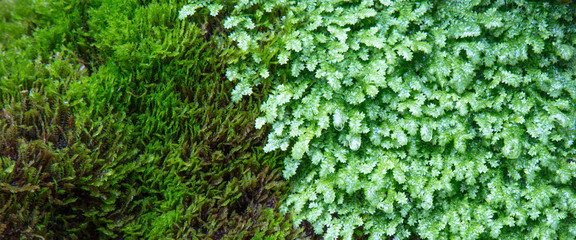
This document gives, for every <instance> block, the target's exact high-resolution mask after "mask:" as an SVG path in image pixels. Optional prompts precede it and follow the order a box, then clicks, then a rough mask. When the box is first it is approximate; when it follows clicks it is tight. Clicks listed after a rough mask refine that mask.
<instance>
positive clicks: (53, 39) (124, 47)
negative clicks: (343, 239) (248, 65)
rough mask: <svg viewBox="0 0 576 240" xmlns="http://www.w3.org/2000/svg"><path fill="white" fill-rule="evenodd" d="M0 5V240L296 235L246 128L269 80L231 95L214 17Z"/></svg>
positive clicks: (275, 176)
mask: <svg viewBox="0 0 576 240" xmlns="http://www.w3.org/2000/svg"><path fill="white" fill-rule="evenodd" d="M2 4H3V5H4V6H6V8H5V9H4V10H0V16H1V17H3V18H4V19H6V21H5V22H4V23H1V24H0V29H2V30H4V29H10V30H6V31H3V33H2V34H4V35H5V36H6V38H3V39H6V40H5V41H1V42H0V48H1V50H2V53H1V54H2V57H3V58H2V60H0V79H2V81H0V96H1V99H2V103H3V106H6V107H5V108H4V109H3V111H4V112H5V114H3V116H2V117H0V124H1V125H0V126H2V128H0V130H1V131H2V132H1V133H0V136H2V137H1V138H0V139H1V140H2V141H3V143H2V144H3V145H2V148H1V149H0V150H1V151H0V156H1V159H2V161H1V162H0V164H2V168H5V169H9V171H5V172H2V173H0V177H1V178H0V184H2V189H1V192H0V201H2V200H4V201H5V202H9V204H8V205H7V207H5V208H2V209H0V210H1V211H2V213H3V214H0V215H1V216H2V217H0V236H2V238H3V239H4V238H7V239H17V238H33V237H35V236H36V237H43V238H46V239H54V238H79V239H82V238H99V239H109V238H127V239H140V238H151V239H159V238H197V239H205V238H213V239H220V238H224V239H247V238H254V239H284V238H289V239H290V238H296V237H298V236H301V235H302V234H303V233H301V230H299V229H296V228H293V227H292V221H291V219H290V217H289V216H288V215H285V214H281V213H279V212H278V211H277V210H278V206H279V205H280V202H281V201H282V197H281V196H282V193H283V192H285V191H286V188H285V182H284V181H283V179H282V177H281V176H280V174H279V172H280V171H281V169H279V168H280V167H281V166H280V164H279V161H278V159H281V158H283V157H282V156H281V155H280V154H279V153H271V154H264V153H263V151H262V144H263V139H264V137H265V136H266V135H267V130H266V129H261V130H257V129H255V128H254V124H253V123H254V119H255V117H256V116H257V115H258V114H259V110H258V109H259V108H260V107H259V105H260V103H261V102H262V100H263V96H266V92H267V91H268V89H269V86H270V85H269V84H268V85H266V84H264V86H263V87H262V88H261V89H260V90H259V91H258V92H257V94H255V95H253V96H252V97H251V98H247V100H246V101H245V102H243V103H242V104H234V103H232V102H231V101H230V94H229V93H230V92H231V90H232V85H233V84H232V83H230V82H227V81H226V80H225V78H224V69H225V67H226V64H228V63H229V62H233V61H237V58H238V55H239V53H238V52H237V51H236V50H233V48H231V47H230V46H231V44H230V42H229V41H228V40H227V39H226V38H224V37H221V36H219V33H218V32H219V31H221V30H222V27H221V26H220V25H219V21H216V20H214V19H212V20H209V21H208V20H207V18H203V19H200V20H199V22H198V25H196V24H194V23H183V22H180V21H178V20H177V19H176V17H177V14H178V10H179V9H180V8H181V7H182V6H183V4H184V3H183V2H178V1H167V2H158V1H123V2H122V3H119V2H118V1H107V0H102V1H73V0H68V1H53V2H50V3H48V4H40V3H36V2H34V1H26V2H25V1H22V2H19V1H7V2H3V3H2ZM58 9H64V10H63V11H59V10H58ZM11 41H14V42H15V44H11V45H8V43H9V42H10V43H11ZM31 96H33V97H31ZM32 103H33V104H34V107H32V108H30V107H26V106H28V105H30V104H32ZM25 105H26V106H25ZM15 119H17V120H15ZM44 132H45V133H44ZM44 135H46V136H45V137H46V140H44ZM5 139H6V140H5ZM22 156H26V157H25V158H24V157H22ZM47 156H48V157H47ZM30 161H32V162H35V163H33V164H32V165H30V164H31V163H29V162H30ZM40 163H41V164H42V166H50V167H42V168H40V167H38V165H34V164H40ZM27 164H28V165H30V166H28V165H27ZM24 166H27V167H24ZM2 174H3V175H2ZM4 213H5V214H4Z"/></svg>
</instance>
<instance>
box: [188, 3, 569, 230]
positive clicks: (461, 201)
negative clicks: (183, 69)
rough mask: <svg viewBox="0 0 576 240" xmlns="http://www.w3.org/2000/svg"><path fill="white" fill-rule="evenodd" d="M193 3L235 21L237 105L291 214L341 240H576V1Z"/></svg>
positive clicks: (229, 23) (229, 24) (195, 8)
mask: <svg viewBox="0 0 576 240" xmlns="http://www.w3.org/2000/svg"><path fill="white" fill-rule="evenodd" d="M563 3H564V4H563V5H561V4H559V3H557V2H555V1H524V0H517V1H504V0H498V1H482V0H475V1H457V0H450V1H402V0H399V1H391V0H380V1H372V0H363V1H359V0H358V1H354V0H351V1H339V0H334V1H314V0H310V1H289V0H273V1H258V0H242V1H193V3H191V4H190V5H187V6H185V7H183V8H182V10H181V12H180V18H181V19H185V18H186V17H189V16H192V18H195V17H196V15H197V14H210V15H212V16H222V15H224V16H225V18H224V21H223V25H224V27H225V28H226V29H228V31H230V33H229V35H230V38H231V39H232V40H234V41H235V42H236V45H237V47H238V49H239V50H240V51H242V53H243V56H242V60H241V61H238V62H236V63H235V64H233V65H231V66H230V67H229V68H228V69H227V72H226V75H227V77H228V79H229V80H232V81H236V82H237V85H236V87H235V89H234V91H233V95H232V98H233V99H234V100H235V101H238V100H240V99H241V98H242V96H245V95H250V94H251V93H252V92H253V91H254V87H255V86H259V85H260V84H261V83H263V82H268V81H269V80H270V79H273V81H274V83H275V91H274V92H272V93H271V95H270V96H269V97H268V100H267V101H266V103H264V104H263V105H262V107H261V108H262V111H263V116H262V117H260V118H258V119H257V120H256V126H257V127H258V128H260V127H262V126H264V125H268V126H271V127H272V132H271V133H270V135H269V136H268V140H267V145H266V147H265V150H266V151H273V150H276V149H281V150H283V151H288V152H289V153H290V156H289V157H287V158H286V159H285V163H284V164H285V170H284V176H285V177H286V178H289V179H290V181H291V186H292V191H291V193H290V196H289V197H288V200H287V202H286V204H285V205H284V209H286V210H287V211H290V212H294V213H295V214H296V217H297V219H298V221H297V222H296V223H298V222H299V221H302V220H308V221H310V222H311V223H312V224H313V225H314V228H315V230H316V232H317V233H322V232H324V233H325V238H327V239H337V238H339V237H343V238H344V239H350V238H352V237H353V236H354V234H355V232H361V234H362V235H368V236H369V237H370V239H382V238H385V237H386V236H394V237H396V238H397V239H405V238H407V237H409V236H410V235H412V234H418V235H420V236H421V237H423V238H427V239H488V238H493V239H521V238H528V239H574V238H576V225H575V224H574V222H576V192H575V190H576V185H575V181H574V178H575V177H576V164H575V163H574V162H573V160H572V159H573V158H574V157H575V156H576V152H575V151H576V149H575V148H574V140H575V139H576V104H575V103H576V80H575V79H576V64H575V63H576V62H575V61H576V57H575V52H576V48H575V46H576V20H575V19H574V18H575V17H576V8H575V7H574V4H573V3H572V4H568V3H569V1H568V2H566V1H564V2H563Z"/></svg>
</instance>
